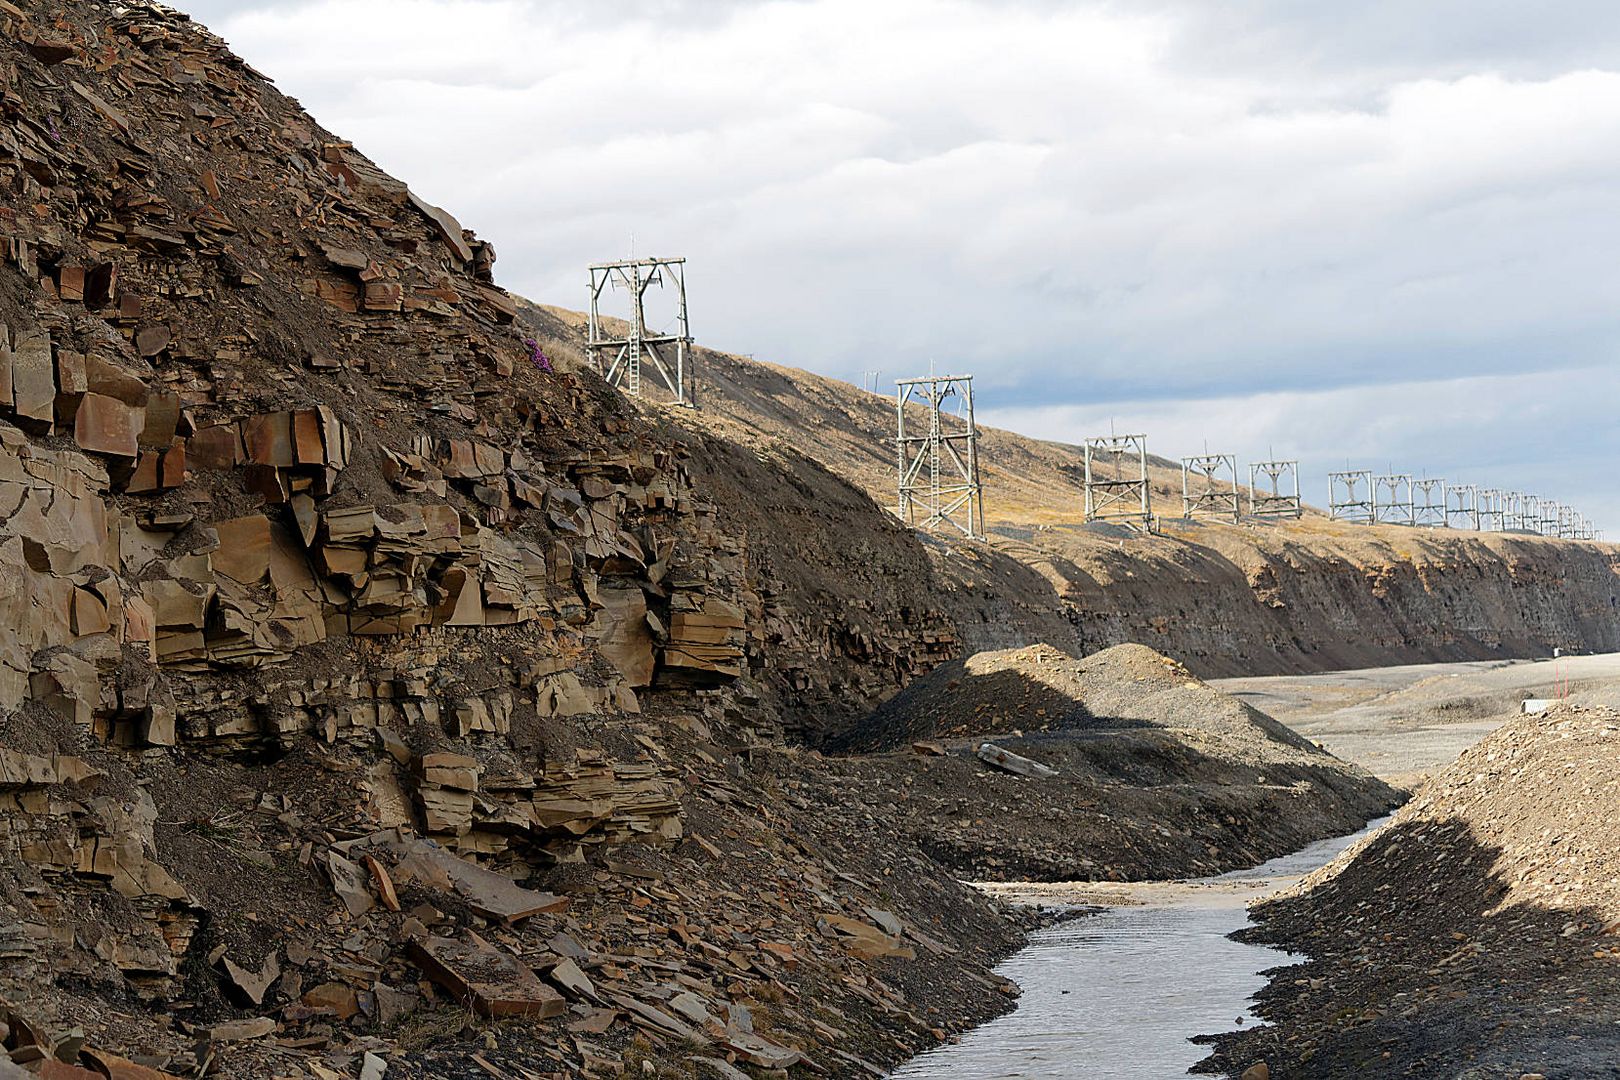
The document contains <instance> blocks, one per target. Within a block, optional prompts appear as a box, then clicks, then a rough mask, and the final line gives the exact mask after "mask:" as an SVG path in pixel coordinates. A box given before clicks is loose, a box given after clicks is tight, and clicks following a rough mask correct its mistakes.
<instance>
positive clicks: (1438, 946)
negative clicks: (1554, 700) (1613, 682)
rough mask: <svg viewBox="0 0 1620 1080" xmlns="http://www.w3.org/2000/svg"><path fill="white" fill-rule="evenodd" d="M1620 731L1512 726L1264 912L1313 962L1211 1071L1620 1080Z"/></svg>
mask: <svg viewBox="0 0 1620 1080" xmlns="http://www.w3.org/2000/svg"><path fill="white" fill-rule="evenodd" d="M1617 851H1620V714H1617V713H1615V712H1614V711H1613V710H1610V709H1603V708H1596V709H1580V708H1574V707H1570V706H1560V707H1558V708H1557V709H1555V710H1554V711H1552V712H1549V713H1547V714H1546V715H1544V716H1521V717H1518V718H1516V719H1514V720H1511V721H1510V722H1508V723H1507V724H1505V725H1504V726H1502V727H1501V728H1499V729H1498V730H1497V731H1496V732H1494V733H1493V734H1491V735H1489V736H1488V737H1486V738H1485V739H1484V740H1483V741H1482V742H1480V743H1478V744H1477V745H1475V746H1474V747H1473V748H1471V749H1469V750H1468V751H1466V752H1465V753H1464V754H1463V755H1462V756H1461V757H1460V758H1459V759H1458V760H1457V761H1456V763H1455V764H1454V765H1452V766H1451V767H1450V768H1448V769H1446V770H1444V771H1443V772H1441V773H1440V774H1438V775H1437V776H1436V777H1435V778H1434V779H1433V780H1432V781H1431V782H1430V783H1429V785H1428V786H1427V787H1425V788H1424V789H1423V791H1422V792H1421V794H1420V795H1419V796H1418V797H1417V798H1416V799H1414V800H1413V801H1412V802H1411V803H1410V804H1408V805H1407V806H1406V807H1405V808H1404V809H1402V810H1401V811H1400V812H1399V813H1397V814H1396V815H1395V817H1394V819H1393V820H1392V821H1391V822H1390V823H1389V824H1388V825H1386V826H1385V827H1384V828H1383V829H1381V830H1380V831H1378V832H1377V833H1375V834H1374V835H1373V836H1372V837H1370V838H1369V839H1368V840H1366V841H1365V842H1364V843H1362V844H1361V845H1359V846H1358V847H1356V848H1354V849H1352V850H1350V851H1349V852H1346V853H1345V855H1344V856H1342V857H1341V858H1340V859H1339V860H1337V861H1336V862H1335V863H1333V864H1331V865H1329V866H1327V867H1325V868H1323V869H1322V870H1320V871H1318V872H1317V873H1316V874H1314V875H1312V876H1311V877H1310V878H1308V879H1306V880H1305V881H1304V882H1302V883H1301V884H1300V885H1299V886H1297V887H1296V889H1295V890H1293V892H1292V893H1290V894H1287V895H1284V896H1283V897H1280V898H1278V899H1275V900H1271V901H1268V902H1266V903H1265V904H1262V905H1261V906H1259V907H1258V908H1257V909H1256V910H1255V917H1256V918H1257V919H1258V920H1259V923H1260V925H1259V926H1258V927H1257V928H1256V929H1254V930H1253V931H1249V932H1247V934H1248V936H1249V937H1251V938H1253V939H1255V940H1260V941H1265V942H1270V943H1274V944H1279V945H1284V946H1286V947H1287V948H1289V949H1290V950H1292V951H1302V952H1305V953H1307V954H1308V955H1309V957H1310V960H1309V962H1308V963H1306V964H1304V965H1303V966H1298V967H1288V968H1282V969H1279V970H1278V971H1276V972H1275V973H1273V978H1272V982H1271V985H1270V986H1269V987H1268V988H1267V989H1266V990H1265V991H1264V992H1263V993H1262V995H1261V998H1260V1001H1261V1004H1260V1009H1259V1011H1260V1014H1261V1015H1262V1016H1263V1017H1264V1018H1265V1019H1266V1020H1267V1021H1269V1023H1268V1025H1267V1026H1264V1027H1260V1028H1257V1029H1254V1030H1251V1031H1246V1032H1241V1033H1235V1034H1231V1035H1226V1036H1222V1037H1221V1038H1220V1039H1219V1040H1218V1041H1217V1046H1218V1053H1217V1055H1216V1056H1215V1058H1214V1059H1213V1062H1212V1064H1213V1065H1217V1066H1220V1067H1222V1068H1226V1069H1229V1070H1231V1071H1233V1072H1239V1071H1242V1070H1243V1069H1245V1068H1249V1067H1251V1066H1252V1065H1254V1064H1255V1063H1257V1062H1261V1061H1263V1062H1265V1063H1266V1064H1267V1066H1268V1068H1269V1070H1270V1075H1271V1076H1273V1077H1277V1078H1279V1080H1286V1078H1291V1077H1312V1078H1323V1080H1334V1078H1339V1077H1346V1078H1348V1077H1398V1076H1413V1077H1416V1076H1421V1077H1456V1078H1462V1077H1484V1076H1526V1075H1542V1076H1560V1077H1562V1076H1570V1077H1588V1076H1590V1077H1597V1076H1612V1075H1614V1069H1615V1062H1616V1060H1620V940H1617V939H1616V937H1615V934H1616V931H1620V866H1617V859H1616V852H1617Z"/></svg>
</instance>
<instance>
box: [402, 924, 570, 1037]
mask: <svg viewBox="0 0 1620 1080" xmlns="http://www.w3.org/2000/svg"><path fill="white" fill-rule="evenodd" d="M409 953H410V958H411V960H412V961H413V962H414V963H415V964H416V965H417V966H418V967H420V968H421V969H422V970H423V971H424V972H426V973H427V976H428V978H430V979H432V980H433V981H434V982H435V983H438V984H439V986H441V987H443V988H444V989H445V990H446V991H448V992H449V994H450V995H451V996H452V997H453V998H455V999H456V1000H457V1001H459V1002H461V1003H462V1004H464V1005H468V1006H470V1007H471V1008H472V1009H473V1010H474V1011H476V1012H477V1013H478V1014H479V1015H480V1016H485V1017H489V1018H491V1019H494V1018H497V1017H503V1016H538V1017H540V1018H542V1019H544V1018H546V1017H551V1016H561V1015H562V1014H563V1013H564V1012H565V1011H567V1008H568V1004H567V1002H566V1001H565V1000H564V998H563V996H562V995H561V994H559V993H558V992H557V991H555V990H553V989H552V988H551V987H549V986H547V985H546V984H545V983H543V982H541V981H540V979H539V977H537V976H536V975H535V973H534V972H532V971H530V970H529V969H528V968H526V967H524V966H523V965H522V964H520V963H518V961H517V960H516V959H515V958H513V957H511V956H509V955H507V954H506V953H504V952H502V951H501V950H499V949H497V948H495V946H493V945H491V944H489V943H488V942H487V941H484V940H483V939H482V938H480V937H478V936H477V935H475V934H469V935H467V938H466V940H455V939H452V938H443V937H429V938H427V939H425V940H423V941H412V942H411V943H410V946H409Z"/></svg>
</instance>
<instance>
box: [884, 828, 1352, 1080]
mask: <svg viewBox="0 0 1620 1080" xmlns="http://www.w3.org/2000/svg"><path fill="white" fill-rule="evenodd" d="M1379 824H1382V822H1376V823H1374V824H1373V825H1370V826H1369V827H1368V830H1364V832H1365V831H1369V830H1371V829H1372V828H1376V827H1377V825H1379ZM1361 835H1362V834H1361V833H1357V834H1355V835H1354V836H1345V837H1338V838H1335V839H1332V840H1323V841H1320V842H1318V843H1315V844H1312V845H1310V846H1309V847H1307V848H1304V849H1302V850H1300V851H1298V852H1295V853H1293V854H1291V855H1285V856H1283V857H1282V858H1280V859H1273V860H1272V861H1271V862H1268V863H1265V864H1264V865H1262V866H1257V867H1255V868H1253V869H1251V870H1240V871H1237V872H1235V873H1231V874H1223V875H1221V876H1220V877H1214V878H1204V879H1200V880H1196V881H1184V882H1145V883H1140V884H1129V885H1120V884H1113V883H1077V884H1056V885H996V886H986V888H987V889H990V890H992V891H995V892H997V893H999V894H1002V895H1005V896H1008V897H1010V898H1015V899H1024V900H1034V901H1038V902H1041V903H1046V904H1061V903H1067V904H1098V905H1105V906H1104V908H1103V910H1102V911H1101V912H1099V913H1098V914H1095V915H1090V916H1086V917H1082V918H1078V919H1075V920H1073V921H1070V922H1066V923H1062V924H1059V925H1057V926H1053V927H1049V928H1047V929H1044V930H1040V931H1037V932H1036V933H1034V934H1032V935H1031V937H1030V942H1029V944H1028V945H1027V946H1026V947H1025V948H1024V949H1022V950H1021V951H1019V952H1018V953H1017V954H1016V955H1014V956H1012V957H1011V958H1009V959H1008V960H1007V961H1006V963H1004V964H1003V965H1002V966H1001V967H1000V968H999V969H998V971H999V973H1000V974H1002V975H1004V976H1006V977H1007V978H1009V979H1012V980H1013V981H1014V982H1016V983H1017V984H1018V985H1019V986H1020V987H1022V988H1023V996H1022V997H1020V998H1019V1003H1018V1008H1017V1009H1016V1010H1014V1011H1013V1012H1011V1013H1009V1014H1008V1015H1006V1016H1004V1017H1001V1018H1000V1019H998V1020H994V1021H991V1022H990V1023H988V1024H985V1025H984V1026H982V1027H979V1028H976V1029H974V1030H973V1031H971V1032H969V1033H968V1034H966V1035H964V1036H963V1037H962V1040H961V1041H960V1042H958V1043H955V1044H952V1045H949V1046H944V1047H941V1048H939V1049H937V1050H934V1051H931V1052H929V1053H926V1054H923V1055H921V1056H920V1057H917V1058H915V1059H914V1060H912V1061H911V1062H910V1063H908V1064H907V1065H905V1066H904V1067H903V1068H901V1069H900V1070H899V1071H897V1072H896V1073H895V1074H894V1075H895V1077H897V1078H908V1080H918V1078H924V1077H949V1078H950V1080H1003V1078H1011V1077H1018V1078H1028V1080H1036V1078H1043V1080H1044V1078H1050V1080H1058V1078H1063V1080H1068V1078H1075V1077H1091V1076H1096V1077H1109V1078H1110V1080H1119V1078H1140V1080H1165V1078H1170V1077H1179V1076H1183V1075H1185V1074H1186V1072H1187V1070H1188V1069H1189V1068H1190V1067H1191V1066H1193V1065H1195V1064H1197V1063H1198V1062H1199V1061H1200V1060H1202V1059H1203V1058H1204V1057H1205V1054H1206V1052H1205V1050H1204V1049H1203V1048H1202V1047H1200V1046H1198V1045H1196V1044H1194V1043H1192V1042H1190V1041H1188V1040H1189V1039H1191V1038H1192V1037H1193V1036H1195V1035H1200V1034H1210V1033H1213V1032H1220V1031H1228V1030H1231V1029H1232V1028H1233V1027H1235V1026H1241V1025H1245V1024H1251V1023H1254V1022H1255V1020H1254V1017H1253V1016H1252V1015H1251V1013H1250V1012H1249V999H1250V998H1251V997H1252V996H1253V995H1254V993H1255V992H1256V991H1258V990H1259V989H1260V988H1261V987H1262V986H1264V985H1265V982H1266V980H1265V979H1264V978H1263V977H1261V975H1260V972H1262V971H1265V970H1267V969H1268V968H1274V967H1277V966H1279V965H1282V964H1286V963H1288V962H1289V959H1288V956H1287V954H1285V953H1282V952H1280V951H1278V950H1275V949H1268V948H1263V947H1261V946H1257V945H1244V944H1240V943H1238V942H1235V941H1232V940H1230V939H1229V938H1228V935H1229V934H1231V933H1232V932H1233V931H1234V930H1238V929H1240V928H1242V927H1243V926H1245V925H1247V924H1248V921H1249V920H1248V912H1247V906H1248V904H1249V903H1250V902H1251V901H1253V900H1256V899H1259V898H1260V897H1263V896H1265V895H1267V894H1269V893H1272V892H1274V891H1276V890H1278V889H1281V888H1283V887H1285V886H1287V885H1288V884H1290V883H1292V882H1293V881H1295V880H1297V879H1298V878H1299V877H1301V876H1303V875H1304V874H1307V873H1309V872H1310V871H1312V870H1314V869H1316V868H1317V867H1318V866H1321V865H1322V864H1324V863H1326V862H1328V861H1330V860H1331V859H1332V858H1333V857H1334V856H1335V855H1337V854H1338V853H1339V852H1340V851H1342V850H1343V849H1344V848H1345V847H1346V846H1348V845H1349V844H1350V843H1351V842H1353V841H1354V840H1356V839H1357V838H1358V837H1359V836H1361Z"/></svg>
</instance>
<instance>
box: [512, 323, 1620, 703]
mask: <svg viewBox="0 0 1620 1080" xmlns="http://www.w3.org/2000/svg"><path fill="white" fill-rule="evenodd" d="M530 310H531V309H526V311H525V313H524V315H523V317H524V318H525V319H532V320H533V322H532V325H533V327H534V329H535V330H536V332H537V333H540V334H541V335H542V336H543V337H545V338H546V340H547V342H548V344H549V345H550V347H551V348H553V349H554V350H555V351H557V352H558V354H559V355H561V356H564V357H566V358H568V359H570V360H577V357H578V340H579V331H578V326H579V325H580V318H579V316H577V315H575V314H573V313H570V312H567V311H564V310H562V309H557V308H549V309H537V310H533V311H532V314H530V313H529V312H530ZM698 370H699V371H700V373H701V374H700V380H701V384H702V388H701V393H702V400H703V402H704V411H703V412H702V413H699V414H696V415H693V414H688V413H682V414H681V415H680V416H679V417H678V419H681V420H682V421H683V422H686V423H688V424H690V425H693V426H698V427H701V428H703V429H705V430H709V431H713V432H717V433H723V434H724V436H725V437H726V438H727V439H729V440H731V441H734V442H738V443H741V444H742V445H745V446H752V447H755V448H758V449H760V451H761V452H773V451H772V450H771V448H778V447H790V448H791V452H793V453H795V454H803V455H807V456H809V457H812V458H814V459H815V460H817V461H819V462H821V463H822V464H824V465H825V466H826V467H827V468H828V469H830V470H832V471H833V472H835V473H837V474H838V475H839V476H842V477H844V478H845V479H847V480H849V481H850V482H851V483H852V484H854V485H856V486H857V487H859V488H861V489H862V490H864V491H866V492H867V493H868V494H869V495H871V496H872V498H873V499H874V500H875V501H876V502H877V503H878V504H879V505H883V506H888V505H892V504H893V502H894V490H893V489H894V472H893V470H894V459H893V449H892V448H893V442H892V437H893V429H894V404H893V401H892V399H890V398H886V397H880V396H877V395H873V394H869V393H866V392H864V391H862V390H860V389H858V388H856V387H854V386H851V385H849V384H847V383H843V382H839V381H837V380H834V379H827V378H823V377H821V376H818V375H813V374H810V373H808V372H804V371H799V370H796V369H792V368H786V367H781V366H778V365H774V364H768V363H760V362H756V361H753V360H749V359H745V358H742V357H737V356H732V355H728V354H724V353H718V352H713V351H710V350H699V353H698ZM980 405H981V407H982V405H983V402H982V401H981V402H980ZM981 432H982V440H981V461H982V463H983V481H984V492H985V494H984V506H985V520H986V524H987V526H988V528H989V531H990V533H991V535H990V538H989V540H988V542H987V543H985V544H979V545H968V544H962V543H945V542H940V543H936V544H932V545H931V546H930V550H931V552H932V554H933V555H934V558H935V562H936V566H937V568H938V572H939V574H940V576H941V577H942V578H944V579H945V580H946V581H947V582H948V583H949V585H950V588H949V591H948V593H947V595H946V598H945V603H946V606H947V608H948V611H949V614H950V616H951V619H952V622H953V625H954V627H955V629H956V632H957V635H958V636H959V638H960V639H961V642H962V644H963V647H964V650H965V651H967V652H972V651H977V650H984V649H1003V648H1016V647H1017V646H1019V645H1023V644H1026V643H1028V642H1030V641H1045V642H1048V643H1051V644H1053V645H1057V646H1059V647H1060V648H1063V649H1065V650H1067V651H1069V652H1070V653H1072V654H1074V655H1077V656H1080V655H1085V654H1087V653H1089V652H1094V651H1096V650H1097V649H1100V648H1105V647H1107V646H1109V645H1114V644H1118V643H1121V642H1127V641H1134V642H1140V643H1142V644H1145V645H1149V646H1151V647H1153V648H1154V649H1157V650H1159V651H1161V652H1164V653H1167V654H1169V655H1172V656H1174V657H1176V658H1177V659H1179V660H1182V661H1183V662H1185V663H1186V664H1188V665H1189V666H1190V667H1191V668H1192V669H1193V670H1194V671H1196V672H1197V673H1198V674H1200V675H1203V676H1206V677H1213V676H1219V675H1237V674H1276V673H1285V672H1297V671H1310V670H1333V669H1342V668H1350V667H1357V666H1368V665H1374V664H1389V663H1415V662H1424V661H1440V660H1460V659H1484V658H1492V657H1510V656H1529V655H1543V654H1545V653H1548V652H1550V651H1551V650H1552V649H1553V648H1554V647H1562V648H1563V649H1564V650H1565V651H1581V650H1585V651H1608V650H1613V649H1620V615H1617V611H1620V579H1617V577H1616V574H1617V571H1620V548H1616V547H1615V546H1613V545H1602V544H1592V543H1577V542H1573V541H1560V540H1549V539H1544V538H1539V537H1532V536H1527V535H1519V534H1477V533H1462V532H1452V531H1449V530H1418V529H1405V528H1398V527H1383V526H1380V527H1367V526H1360V525H1351V524H1345V523H1341V522H1334V521H1330V520H1328V519H1327V518H1326V517H1325V516H1324V515H1322V514H1321V513H1319V512H1316V511H1308V512H1307V513H1306V516H1305V517H1304V519H1303V520H1301V521H1297V522H1295V521H1286V522H1271V523H1264V522H1255V521H1245V522H1243V523H1242V524H1238V525H1234V524H1228V523H1220V522H1199V523H1197V524H1191V523H1185V522H1182V521H1181V520H1180V518H1179V515H1180V512H1181V477H1180V473H1179V469H1178V467H1177V466H1175V465H1174V464H1173V463H1172V462H1169V461H1166V460H1163V459H1154V461H1153V464H1152V468H1151V469H1150V477H1151V480H1152V484H1153V487H1154V499H1155V508H1156V510H1157V511H1158V513H1160V515H1161V520H1162V524H1163V534H1162V535H1158V536H1142V535H1135V534H1127V533H1124V532H1123V531H1122V530H1118V529H1110V528H1096V527H1092V528H1088V527H1086V526H1085V525H1083V524H1081V523H1080V520H1079V519H1080V516H1081V515H1080V512H1079V511H1080V480H1081V473H1082V469H1081V465H1080V452H1079V450H1078V448H1076V447H1073V446H1068V445H1063V444H1059V443H1051V442H1043V441H1040V440H1036V439H1030V438H1026V437H1024V436H1020V435H1017V434H1015V433H1012V432H1008V431H1001V430H998V429H995V428H982V429H981ZM1150 445H1151V437H1150ZM1304 479H1305V480H1306V481H1307V484H1308V483H1309V481H1310V480H1311V478H1304Z"/></svg>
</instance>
